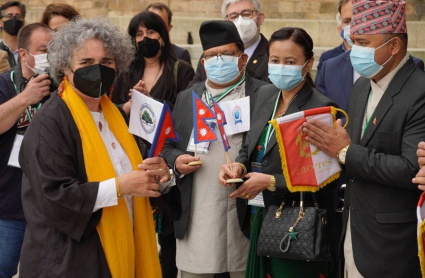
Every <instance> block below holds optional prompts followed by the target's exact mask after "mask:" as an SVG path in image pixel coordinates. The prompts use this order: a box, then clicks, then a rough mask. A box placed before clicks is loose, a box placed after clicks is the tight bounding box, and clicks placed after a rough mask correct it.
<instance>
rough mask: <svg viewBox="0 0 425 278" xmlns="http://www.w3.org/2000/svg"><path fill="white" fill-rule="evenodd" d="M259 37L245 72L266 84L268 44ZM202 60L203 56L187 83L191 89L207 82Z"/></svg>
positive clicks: (263, 38)
mask: <svg viewBox="0 0 425 278" xmlns="http://www.w3.org/2000/svg"><path fill="white" fill-rule="evenodd" d="M260 36H261V40H260V43H259V44H258V46H257V48H256V49H255V50H254V53H252V56H251V58H250V59H249V61H248V64H247V65H246V72H247V73H248V74H249V76H251V77H252V78H255V79H259V80H263V81H266V82H268V81H269V70H268V63H269V54H268V52H267V51H268V48H269V42H268V40H267V39H266V38H265V37H264V36H263V34H260ZM203 58H204V54H202V55H201V57H200V58H199V61H198V66H197V68H196V73H195V77H194V78H193V80H192V81H191V82H190V83H189V87H192V86H193V85H195V84H196V83H198V82H200V81H205V80H207V74H206V72H205V69H204V66H203V65H202V64H201V60H202V59H203Z"/></svg>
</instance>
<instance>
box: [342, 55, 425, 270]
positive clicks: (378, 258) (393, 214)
mask: <svg viewBox="0 0 425 278" xmlns="http://www.w3.org/2000/svg"><path fill="white" fill-rule="evenodd" d="M370 90H371V86H370V80H369V79H366V78H364V77H361V78H360V79H359V80H358V81H357V82H356V84H355V85H354V88H353V91H352V93H351V99H350V105H349V112H348V115H349V118H350V123H349V124H348V128H347V130H348V132H349V135H350V138H351V140H352V145H351V146H350V148H349V149H348V152H347V156H346V165H345V169H346V171H347V180H348V181H347V188H346V193H345V194H346V195H345V209H344V231H345V227H346V225H347V220H348V211H349V212H350V218H351V220H350V223H351V234H352V243H353V253H354V261H355V263H356V266H357V268H358V270H359V271H360V274H362V275H363V276H364V277H392V278H398V277H399V278H404V277H409V278H414V277H421V272H420V268H419V259H418V257H417V253H418V249H417V248H418V246H417V240H416V205H417V202H418V199H419V196H420V194H421V193H420V192H419V190H418V188H417V186H416V185H415V184H413V183H412V178H413V177H414V176H415V175H416V173H417V172H418V170H419V167H418V158H417V156H416V150H417V146H418V143H419V141H422V140H424V138H425V73H424V72H423V71H421V70H420V69H418V68H417V67H416V66H415V64H414V62H413V61H412V59H411V58H410V59H409V60H408V61H407V62H406V64H405V65H404V66H403V67H402V68H401V69H400V71H399V72H398V73H397V74H396V76H395V77H394V79H393V80H392V81H391V83H390V85H389V87H388V89H387V90H386V91H385V93H384V95H383V97H382V99H381V101H380V102H379V104H378V106H377V107H376V110H375V112H374V114H373V116H372V117H373V119H374V120H373V122H371V123H370V124H369V126H368V127H367V129H366V131H365V134H364V136H363V138H362V139H361V138H360V137H361V132H363V129H362V123H363V116H364V112H365V107H366V103H367V101H368V97H369V92H370Z"/></svg>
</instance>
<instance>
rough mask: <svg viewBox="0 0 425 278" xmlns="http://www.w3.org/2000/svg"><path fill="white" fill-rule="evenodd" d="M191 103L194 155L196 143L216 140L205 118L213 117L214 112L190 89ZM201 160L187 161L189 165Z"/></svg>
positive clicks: (199, 162)
mask: <svg viewBox="0 0 425 278" xmlns="http://www.w3.org/2000/svg"><path fill="white" fill-rule="evenodd" d="M192 105H193V141H194V143H195V157H196V156H197V151H198V149H197V146H196V145H197V144H198V143H202V142H209V141H215V140H217V137H216V135H215V133H214V130H212V129H211V127H210V125H209V124H208V123H207V121H206V120H212V119H215V115H214V112H213V111H212V110H211V109H210V108H209V107H208V105H206V104H205V103H204V102H203V101H202V99H200V98H199V96H198V95H197V94H196V93H195V91H192ZM201 164H203V162H202V161H192V162H189V163H188V165H189V166H194V165H201Z"/></svg>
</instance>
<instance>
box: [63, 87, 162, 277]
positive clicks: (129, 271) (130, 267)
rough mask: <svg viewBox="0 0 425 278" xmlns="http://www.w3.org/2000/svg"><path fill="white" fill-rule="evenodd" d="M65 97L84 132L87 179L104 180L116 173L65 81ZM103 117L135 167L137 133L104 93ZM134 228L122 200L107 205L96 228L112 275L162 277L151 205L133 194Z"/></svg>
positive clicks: (88, 116) (90, 120) (87, 115)
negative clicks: (129, 128) (129, 131)
mask: <svg viewBox="0 0 425 278" xmlns="http://www.w3.org/2000/svg"><path fill="white" fill-rule="evenodd" d="M62 99H63V100H64V101H65V103H66V105H67V106H68V108H69V110H70V111H71V114H72V117H73V119H74V121H75V123H76V125H77V127H78V130H79V132H80V137H81V141H82V145H83V154H84V163H85V167H86V172H87V179H88V181H89V182H90V181H104V180H108V179H111V178H114V177H116V173H115V170H114V167H113V165H112V162H111V159H110V157H109V154H108V151H107V149H106V146H105V144H104V143H103V140H102V137H101V136H100V133H99V131H98V129H97V127H96V124H95V122H94V120H93V117H92V116H91V114H90V111H89V109H88V108H87V105H86V104H85V103H84V101H83V100H82V99H81V97H80V96H78V95H77V93H76V92H75V91H74V90H73V88H72V87H71V85H70V84H69V82H68V80H66V79H65V80H64V83H63V93H62ZM100 106H101V108H102V112H103V115H104V116H105V120H106V122H107V123H108V126H109V128H110V130H111V131H112V133H113V134H114V135H115V137H116V138H117V140H118V141H119V143H120V144H121V146H122V147H123V149H124V151H125V153H126V154H127V156H128V158H129V159H130V161H131V165H132V166H133V170H136V169H137V165H138V164H140V163H142V156H141V154H140V151H139V149H138V147H137V144H136V141H135V140H134V138H133V136H132V135H131V134H130V133H128V128H127V125H126V123H125V121H124V119H123V117H122V115H121V113H120V111H119V110H118V109H117V108H116V107H115V105H114V104H113V103H112V102H111V101H110V100H109V99H108V98H107V97H106V96H105V95H104V96H102V97H101V99H100ZM133 199H134V214H133V215H134V230H133V227H132V225H131V219H130V215H129V212H128V208H127V205H126V202H125V200H124V199H118V205H117V206H113V207H106V208H103V212H102V218H101V219H100V222H99V224H98V225H97V232H98V234H99V237H100V240H101V242H102V247H103V251H104V253H105V256H106V261H107V263H108V266H109V270H110V272H111V274H112V277H113V278H120V277H122V278H132V277H137V278H145V277H146V278H156V277H158V278H159V277H161V269H160V265H159V258H158V250H157V245H156V236H155V228H154V223H153V218H152V208H151V205H150V203H149V198H147V197H144V198H141V197H134V198H133Z"/></svg>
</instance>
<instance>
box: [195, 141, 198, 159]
mask: <svg viewBox="0 0 425 278" xmlns="http://www.w3.org/2000/svg"><path fill="white" fill-rule="evenodd" d="M197 152H198V148H197V144H195V157H196V153H197Z"/></svg>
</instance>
